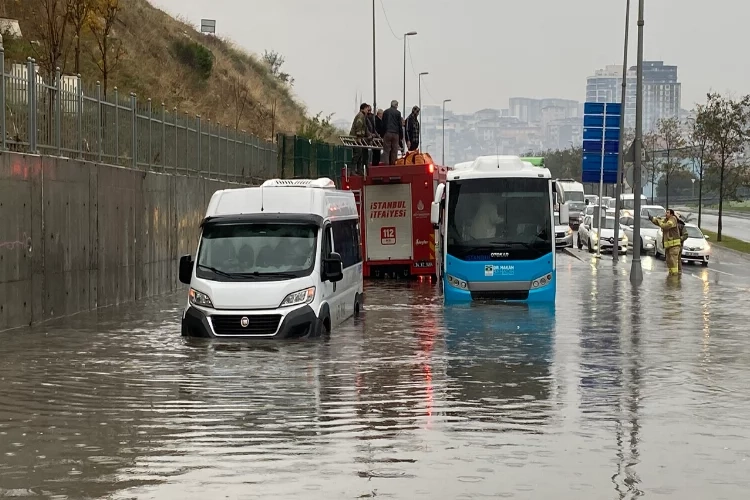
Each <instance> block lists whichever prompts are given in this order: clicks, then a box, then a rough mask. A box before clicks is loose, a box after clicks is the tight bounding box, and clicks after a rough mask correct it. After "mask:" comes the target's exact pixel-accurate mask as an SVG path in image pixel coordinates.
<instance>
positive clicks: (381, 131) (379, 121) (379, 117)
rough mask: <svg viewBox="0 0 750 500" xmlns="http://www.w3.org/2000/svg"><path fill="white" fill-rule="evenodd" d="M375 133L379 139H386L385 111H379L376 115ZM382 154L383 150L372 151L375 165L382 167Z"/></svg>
mask: <svg viewBox="0 0 750 500" xmlns="http://www.w3.org/2000/svg"><path fill="white" fill-rule="evenodd" d="M375 132H376V133H377V134H378V137H380V138H381V139H382V138H383V137H385V125H384V122H383V110H382V109H379V110H378V112H377V114H376V115H375ZM381 153H382V150H381V149H380V148H377V149H373V150H372V164H373V165H380V156H381Z"/></svg>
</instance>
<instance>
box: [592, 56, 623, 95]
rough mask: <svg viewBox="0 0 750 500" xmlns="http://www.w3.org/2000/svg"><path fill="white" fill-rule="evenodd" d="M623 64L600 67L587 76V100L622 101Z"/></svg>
mask: <svg viewBox="0 0 750 500" xmlns="http://www.w3.org/2000/svg"><path fill="white" fill-rule="evenodd" d="M621 95H622V65H620V66H617V65H610V66H607V67H606V68H604V69H598V70H596V72H595V73H594V74H593V75H592V76H589V77H588V78H586V102H620V99H621V97H620V96H621Z"/></svg>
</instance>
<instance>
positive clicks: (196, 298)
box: [188, 288, 214, 309]
mask: <svg viewBox="0 0 750 500" xmlns="http://www.w3.org/2000/svg"><path fill="white" fill-rule="evenodd" d="M188 298H189V300H190V303H191V304H193V305H195V306H200V307H210V308H211V309H213V307H214V304H213V302H211V299H210V298H209V297H208V295H206V294H205V293H203V292H199V291H198V290H196V289H195V288H191V289H190V293H189V294H188Z"/></svg>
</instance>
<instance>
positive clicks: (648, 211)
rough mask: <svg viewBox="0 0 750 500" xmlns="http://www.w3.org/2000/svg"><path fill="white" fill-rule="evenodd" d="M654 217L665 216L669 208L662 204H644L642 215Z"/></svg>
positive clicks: (643, 216)
mask: <svg viewBox="0 0 750 500" xmlns="http://www.w3.org/2000/svg"><path fill="white" fill-rule="evenodd" d="M649 215H651V216H652V217H664V216H665V215H667V210H666V209H665V208H664V207H662V206H661V205H643V206H642V207H641V217H642V218H646V219H648V216H649Z"/></svg>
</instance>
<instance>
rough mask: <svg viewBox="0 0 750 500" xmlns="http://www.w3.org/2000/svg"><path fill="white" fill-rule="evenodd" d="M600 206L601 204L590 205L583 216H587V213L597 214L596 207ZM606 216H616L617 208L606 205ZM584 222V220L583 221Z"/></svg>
mask: <svg viewBox="0 0 750 500" xmlns="http://www.w3.org/2000/svg"><path fill="white" fill-rule="evenodd" d="M598 207H599V205H588V206H587V207H586V209H585V210H584V211H583V217H584V218H585V217H586V216H587V215H591V216H594V214H596V209H597V208H598ZM604 208H605V211H604V216H605V217H614V216H615V210H614V209H611V208H609V207H604ZM581 222H583V221H581Z"/></svg>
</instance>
